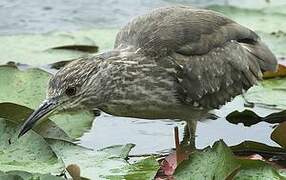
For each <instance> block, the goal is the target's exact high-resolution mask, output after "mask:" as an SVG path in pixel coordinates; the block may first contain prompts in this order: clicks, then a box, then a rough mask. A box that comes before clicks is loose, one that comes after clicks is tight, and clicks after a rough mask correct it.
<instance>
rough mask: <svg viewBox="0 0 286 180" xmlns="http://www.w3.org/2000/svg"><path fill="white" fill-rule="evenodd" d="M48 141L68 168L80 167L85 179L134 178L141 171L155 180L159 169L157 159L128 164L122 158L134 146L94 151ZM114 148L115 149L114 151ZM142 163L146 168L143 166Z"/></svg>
mask: <svg viewBox="0 0 286 180" xmlns="http://www.w3.org/2000/svg"><path fill="white" fill-rule="evenodd" d="M47 141H48V143H49V144H50V146H51V147H52V149H53V150H54V152H55V153H56V154H57V156H58V157H61V158H62V159H63V161H64V163H65V165H66V166H68V165H70V164H76V165H78V166H79V167H80V169H81V177H85V178H90V179H110V177H112V178H113V179H118V178H119V177H127V176H129V175H130V176H132V174H134V175H135V174H141V173H140V171H142V173H143V171H144V173H143V174H145V177H147V176H148V177H151V178H149V179H153V178H154V176H155V174H156V172H157V170H158V168H159V167H158V163H157V161H156V160H155V159H148V160H145V161H144V160H143V161H140V162H141V163H140V162H138V163H139V164H137V163H136V164H134V165H130V164H129V163H127V161H126V160H124V159H123V158H122V154H125V153H126V152H129V151H130V149H131V148H132V147H133V145H126V146H121V147H120V146H114V147H110V148H106V149H103V150H100V151H94V150H90V149H86V148H83V147H80V146H77V145H74V144H72V143H69V142H65V141H61V140H54V139H47ZM113 148H115V149H114V150H112V149H113ZM119 149H122V152H119V151H118V150H119ZM142 163H143V164H144V167H142V166H141V165H142ZM145 165H146V166H145ZM143 174H142V175H141V176H143ZM119 179H120V178H119Z"/></svg>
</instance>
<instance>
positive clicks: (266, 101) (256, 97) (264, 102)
mask: <svg viewBox="0 0 286 180" xmlns="http://www.w3.org/2000/svg"><path fill="white" fill-rule="evenodd" d="M244 99H245V100H246V101H247V102H248V103H254V104H257V105H261V106H264V107H268V108H275V109H280V110H285V109H286V78H280V79H268V80H264V81H262V82H261V84H260V85H259V86H254V87H252V88H250V89H249V90H248V91H247V93H246V94H245V95H244Z"/></svg>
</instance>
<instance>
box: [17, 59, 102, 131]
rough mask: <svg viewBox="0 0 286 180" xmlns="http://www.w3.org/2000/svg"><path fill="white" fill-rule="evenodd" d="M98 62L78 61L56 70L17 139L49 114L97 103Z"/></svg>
mask: <svg viewBox="0 0 286 180" xmlns="http://www.w3.org/2000/svg"><path fill="white" fill-rule="evenodd" d="M100 62H101V59H98V61H96V60H94V59H93V60H90V59H79V60H75V61H72V62H71V63H69V64H67V65H66V66H65V67H63V68H62V69H60V70H59V71H58V72H57V73H56V74H55V75H54V76H53V77H52V78H51V79H50V81H49V84H48V90H47V96H46V99H45V100H44V101H43V102H42V104H41V105H40V106H39V108H38V109H36V110H35V111H34V112H33V113H32V114H31V115H30V117H29V118H28V119H27V120H26V121H25V123H24V124H23V126H22V128H21V131H20V133H19V137H20V136H22V135H24V134H25V133H26V132H27V131H29V130H30V129H31V128H32V127H33V126H34V125H35V124H36V122H37V121H39V120H40V119H43V117H46V116H47V115H49V114H51V113H57V112H60V111H63V110H70V109H78V108H85V107H86V106H85V105H86V103H87V101H90V100H91V99H92V100H94V101H97V97H99V95H100V94H97V89H100V88H97V87H100V81H101V78H97V77H98V73H99V71H98V68H99V66H98V64H99V63H100Z"/></svg>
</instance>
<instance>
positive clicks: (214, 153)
mask: <svg viewBox="0 0 286 180" xmlns="http://www.w3.org/2000/svg"><path fill="white" fill-rule="evenodd" d="M239 167H240V165H239V163H238V162H237V161H236V159H235V157H234V156H233V154H232V152H231V150H230V149H229V148H228V147H227V146H226V144H225V143H224V142H223V141H218V142H216V143H215V144H214V145H213V147H212V148H210V147H208V148H206V149H204V150H203V151H202V152H194V153H193V154H192V155H191V156H190V158H189V159H188V160H185V161H183V162H182V163H181V164H179V166H178V167H177V168H176V170H175V173H174V177H175V179H179V180H183V179H188V180H192V179H194V180H196V179H213V180H221V179H226V178H227V177H229V176H231V175H232V174H233V173H234V172H236V171H237V169H238V168H239Z"/></svg>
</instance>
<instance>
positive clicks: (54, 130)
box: [0, 103, 73, 141]
mask: <svg viewBox="0 0 286 180" xmlns="http://www.w3.org/2000/svg"><path fill="white" fill-rule="evenodd" d="M32 112H33V110H32V109H30V108H27V107H25V106H21V105H18V104H13V103H0V117H1V118H5V119H7V120H9V121H12V122H14V123H16V124H19V123H21V122H22V121H24V120H25V119H26V118H27V117H28V116H29V115H30V114H31V113H32ZM33 130H34V131H35V132H36V133H38V134H40V135H41V136H43V137H44V138H54V139H62V140H66V141H73V139H72V138H71V137H69V136H68V135H67V134H66V132H65V131H64V130H62V129H61V128H59V127H58V126H57V125H56V123H54V122H53V121H51V120H49V119H46V120H44V121H41V122H40V123H39V124H38V125H37V126H35V127H34V128H33Z"/></svg>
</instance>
